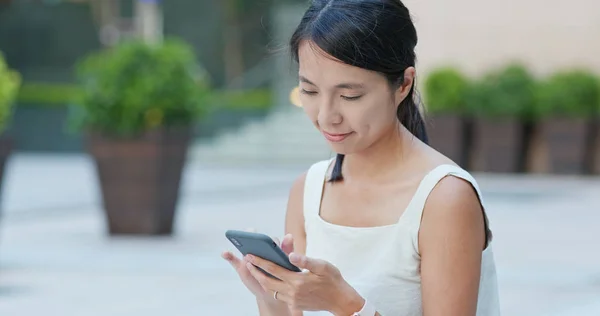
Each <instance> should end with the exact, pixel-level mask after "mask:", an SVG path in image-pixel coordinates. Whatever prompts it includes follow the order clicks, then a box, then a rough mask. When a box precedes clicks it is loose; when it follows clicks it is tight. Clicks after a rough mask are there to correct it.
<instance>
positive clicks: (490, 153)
mask: <svg viewBox="0 0 600 316" xmlns="http://www.w3.org/2000/svg"><path fill="white" fill-rule="evenodd" d="M404 2H405V4H406V5H407V6H408V8H409V9H410V10H411V11H412V14H413V18H414V22H415V24H416V27H417V30H418V33H419V37H420V41H419V44H418V46H417V56H418V64H417V71H418V79H417V82H418V89H419V97H420V99H421V103H422V104H423V106H424V115H425V117H426V121H427V125H428V131H429V135H430V139H431V145H432V146H433V147H435V148H436V149H438V150H439V151H441V152H442V153H444V154H446V155H447V156H448V157H450V158H452V159H453V160H454V161H456V162H457V163H459V164H460V165H461V166H463V167H464V168H466V169H467V170H469V171H471V172H473V175H474V176H475V178H476V179H477V180H478V181H479V183H480V185H481V187H482V189H483V191H484V198H485V199H486V201H485V202H486V205H487V212H488V214H489V217H490V222H491V225H492V226H491V228H492V230H493V232H494V236H495V241H494V248H495V249H494V252H495V257H496V261H497V266H498V278H499V284H500V293H501V303H502V312H503V315H556V316H558V315H578V316H579V315H600V246H599V245H598V244H599V242H600V230H599V229H598V227H599V225H600V194H598V193H599V192H600V81H599V79H598V78H599V75H600V57H599V56H600V41H598V38H600V3H599V2H597V1H592V0H573V1H568V2H567V1H562V2H554V3H549V2H548V1H542V0H519V1H517V0H509V1H502V2H489V1H474V0H456V1H444V0H430V1H417V0H405V1H404ZM306 7H307V2H306V1H304V0H302V1H293V0H286V1H284V0H277V1H274V0H252V1H251V0H219V1H217V0H169V1H160V0H70V1H69V0H0V53H1V55H0V56H1V57H0V127H1V128H2V134H1V136H0V179H1V183H2V190H1V195H0V203H1V206H2V210H1V212H0V315H3V316H4V315H11V316H12V315H22V316H29V315H57V316H63V315H128V316H131V315H144V316H149V315H165V314H174V315H258V312H257V310H256V306H255V304H254V299H253V297H252V296H251V295H250V294H249V293H248V292H247V291H246V290H245V289H244V287H243V285H242V284H241V283H240V282H239V281H238V279H237V275H236V274H235V273H234V271H233V270H232V269H231V268H230V266H229V265H228V264H227V263H226V262H225V261H223V260H222V259H221V258H220V253H221V251H223V250H231V249H232V247H231V245H229V244H228V242H227V240H226V239H225V238H224V233H225V230H227V229H246V228H249V227H253V228H255V229H257V230H258V231H261V232H264V233H267V234H269V235H274V236H281V235H282V234H283V219H284V215H285V207H286V203H287V194H288V191H289V188H290V186H291V183H292V181H293V180H294V179H295V178H296V177H297V176H298V175H299V174H300V173H302V172H303V171H305V170H306V169H307V168H308V167H309V166H310V165H311V164H312V163H314V162H316V161H318V160H322V159H327V158H330V157H333V155H334V153H332V152H331V150H330V149H329V148H328V146H327V144H326V143H325V142H324V140H323V139H322V137H321V136H320V134H319V133H318V132H317V131H315V130H314V128H313V126H312V125H311V123H310V122H309V121H308V120H307V119H306V118H305V117H304V113H303V111H302V109H301V107H300V106H299V105H298V104H297V103H296V102H295V100H296V98H295V95H294V90H293V89H294V87H295V86H296V85H297V79H296V69H295V68H294V67H295V66H294V64H293V63H291V60H290V57H289V56H288V55H287V51H286V50H285V45H286V43H287V40H288V38H289V36H290V35H291V32H292V31H293V29H294V27H295V26H296V25H297V23H298V22H299V20H300V18H301V16H302V13H303V11H304V10H305V9H306Z"/></svg>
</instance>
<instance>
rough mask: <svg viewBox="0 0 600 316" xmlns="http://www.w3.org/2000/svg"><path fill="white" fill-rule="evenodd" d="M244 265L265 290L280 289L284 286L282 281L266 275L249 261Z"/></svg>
mask: <svg viewBox="0 0 600 316" xmlns="http://www.w3.org/2000/svg"><path fill="white" fill-rule="evenodd" d="M246 267H247V268H248V271H250V274H252V276H253V277H254V278H255V279H256V281H258V283H260V285H261V286H262V287H263V289H265V290H266V291H271V292H273V291H282V290H283V289H284V288H285V284H284V283H283V281H280V280H277V279H274V278H272V277H270V276H267V275H266V274H264V273H263V272H262V271H260V270H259V269H258V268H257V267H256V266H255V265H254V264H252V263H251V262H247V263H246ZM263 270H264V269H263ZM265 271H266V270H265ZM269 273H270V272H269ZM271 274H272V273H271Z"/></svg>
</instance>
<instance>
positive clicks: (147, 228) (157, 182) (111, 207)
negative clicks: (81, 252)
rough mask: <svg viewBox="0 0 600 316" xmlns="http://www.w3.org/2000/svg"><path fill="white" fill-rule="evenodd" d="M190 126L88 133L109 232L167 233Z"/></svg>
mask: <svg viewBox="0 0 600 316" xmlns="http://www.w3.org/2000/svg"><path fill="white" fill-rule="evenodd" d="M190 139H191V128H189V127H185V128H177V129H159V130H154V131H151V132H147V133H145V134H144V135H142V136H140V137H138V138H134V139H113V138H108V137H105V136H104V135H100V134H94V133H92V134H90V135H89V140H88V144H89V151H90V153H91V154H92V156H93V158H94V160H95V162H96V168H97V173H98V177H99V180H100V185H101V190H102V201H103V206H104V210H105V213H106V218H107V224H108V231H109V233H110V234H111V235H117V234H138V235H169V234H172V232H173V224H174V219H175V211H176V208H177V201H178V199H179V187H180V181H181V176H182V171H183V167H184V165H185V161H186V156H187V150H188V146H189V142H190Z"/></svg>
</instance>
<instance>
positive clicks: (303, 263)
mask: <svg viewBox="0 0 600 316" xmlns="http://www.w3.org/2000/svg"><path fill="white" fill-rule="evenodd" d="M290 262H291V263H292V264H293V265H295V266H296V267H298V268H300V269H306V270H308V271H310V272H312V273H315V274H323V273H327V269H328V268H329V263H328V262H326V261H323V260H319V259H315V258H309V257H307V256H304V255H301V254H298V253H291V254H290Z"/></svg>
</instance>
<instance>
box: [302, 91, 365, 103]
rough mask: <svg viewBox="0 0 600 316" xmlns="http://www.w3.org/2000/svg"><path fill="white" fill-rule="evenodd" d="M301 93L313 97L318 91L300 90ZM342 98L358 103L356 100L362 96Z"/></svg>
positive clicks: (342, 96) (343, 96)
mask: <svg viewBox="0 0 600 316" xmlns="http://www.w3.org/2000/svg"><path fill="white" fill-rule="evenodd" d="M300 93H302V94H306V95H310V96H313V95H316V94H317V91H309V90H304V89H300ZM340 97H341V98H342V99H344V100H346V101H356V100H358V99H360V98H362V95H358V96H352V97H350V96H345V95H341V96H340Z"/></svg>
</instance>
